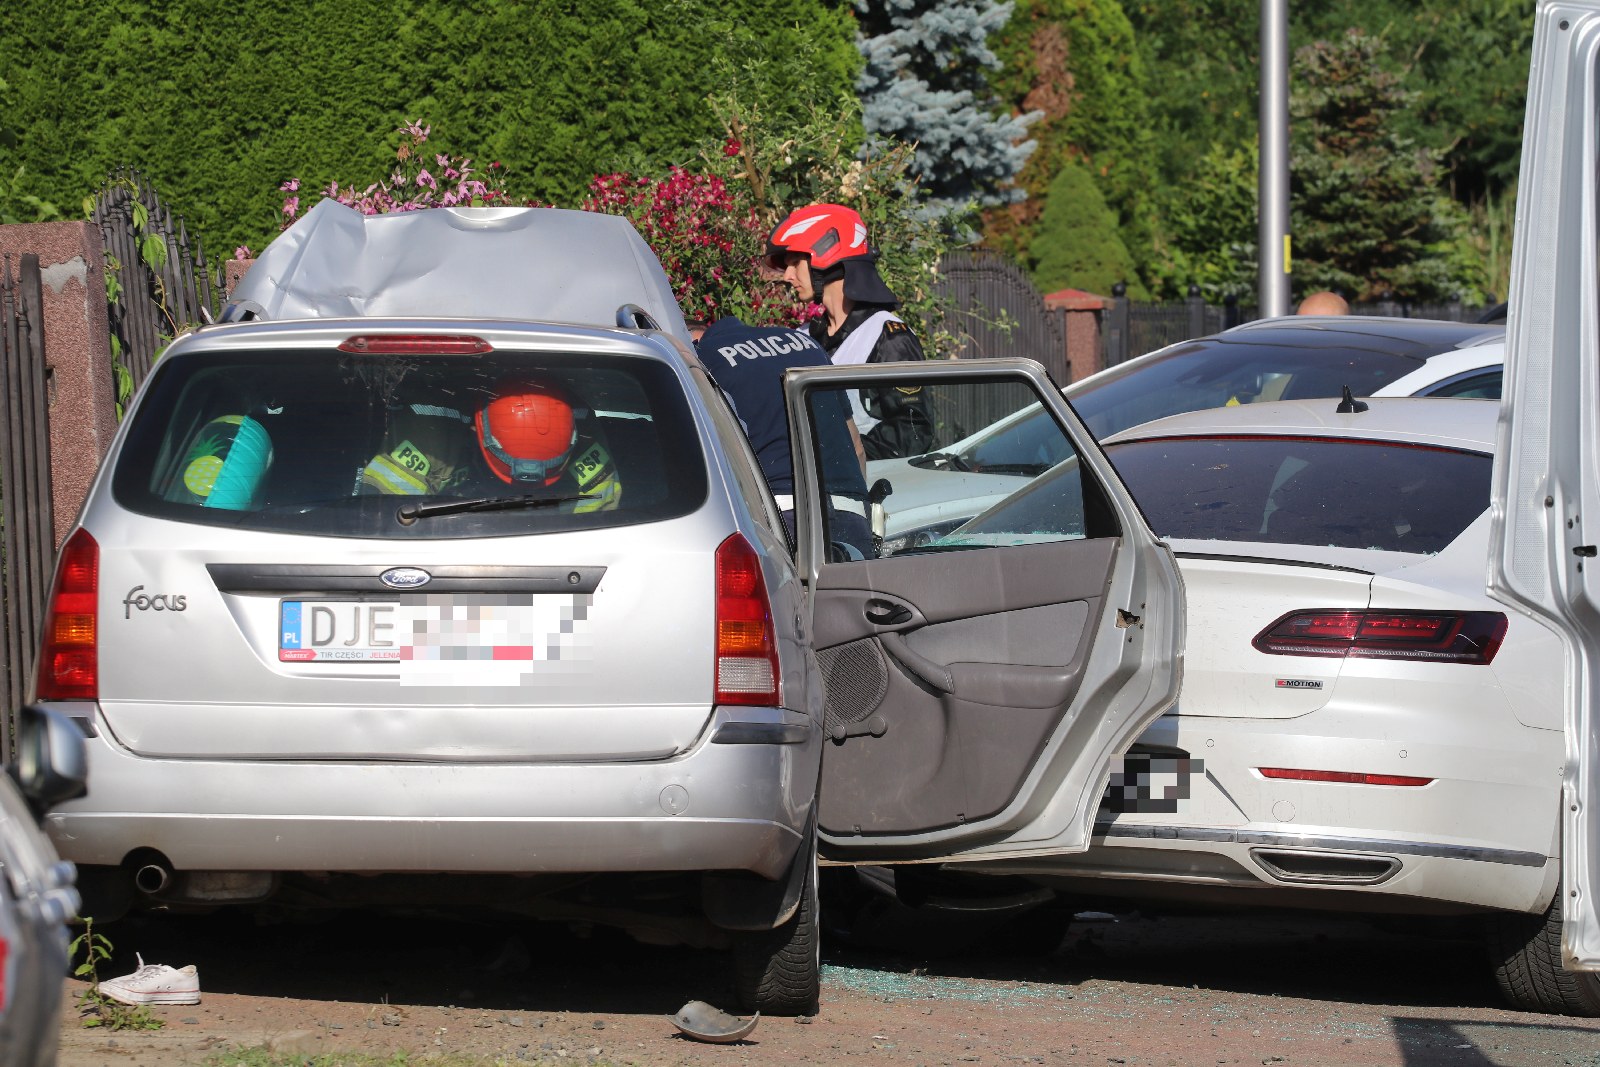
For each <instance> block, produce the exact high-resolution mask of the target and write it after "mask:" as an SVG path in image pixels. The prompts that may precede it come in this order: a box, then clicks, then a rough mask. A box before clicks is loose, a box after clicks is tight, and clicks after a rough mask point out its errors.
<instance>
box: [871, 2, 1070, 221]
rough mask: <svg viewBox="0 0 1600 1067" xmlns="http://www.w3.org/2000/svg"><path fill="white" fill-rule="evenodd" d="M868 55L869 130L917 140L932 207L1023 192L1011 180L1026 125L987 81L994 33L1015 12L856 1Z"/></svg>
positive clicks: (1028, 147) (1025, 148)
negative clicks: (991, 40)
mask: <svg viewBox="0 0 1600 1067" xmlns="http://www.w3.org/2000/svg"><path fill="white" fill-rule="evenodd" d="M855 7H856V11H857V12H858V15H859V19H860V25H861V39H860V47H861V54H862V56H863V57H864V59H865V61H866V63H865V66H864V67H863V69H862V71H861V76H860V78H859V79H858V80H857V82H856V88H857V89H858V90H859V92H860V94H861V106H862V118H863V122H864V124H865V126H866V132H867V134H868V135H869V136H878V137H887V138H891V139H893V140H897V141H901V142H904V143H906V144H910V145H914V146H915V152H916V162H915V166H916V170H917V174H918V176H919V178H920V181H921V186H922V189H923V192H924V193H925V195H926V196H927V197H928V199H929V202H930V206H931V207H932V208H933V209H934V210H935V211H948V210H951V209H957V210H960V209H966V208H970V207H975V206H978V205H980V204H981V205H993V204H1000V203H1006V202H1009V201H1013V200H1020V199H1021V198H1022V194H1021V191H1020V190H1018V189H1017V188H1016V187H1015V186H1014V185H1012V180H1013V179H1014V178H1015V177H1016V175H1017V172H1018V171H1019V170H1021V169H1022V165H1023V163H1025V162H1026V161H1027V158H1028V156H1029V155H1030V154H1031V153H1032V152H1033V149H1034V147H1035V144H1034V142H1033V141H1031V140H1029V139H1028V126H1029V125H1030V124H1032V122H1033V121H1034V120H1035V119H1037V118H1038V117H1039V116H1040V115H1041V112H1036V111H1035V112H1029V113H1027V114H1022V115H1012V114H1010V113H1009V112H1008V111H1007V110H1006V109H1005V108H1004V107H1003V106H1001V104H1000V102H999V100H998V99H997V97H996V95H995V93H994V91H993V90H992V89H991V88H990V86H989V80H988V74H989V72H990V71H993V70H997V69H998V68H999V67H1000V60H999V58H998V57H997V56H996V55H995V53H994V51H993V50H992V49H991V48H990V47H989V43H988V42H989V37H990V36H991V35H992V34H994V33H996V32H997V31H998V30H1000V28H1001V27H1003V26H1005V24H1006V23H1007V21H1009V20H1010V18H1011V9H1012V5H1011V4H1010V3H997V2H996V0H855Z"/></svg>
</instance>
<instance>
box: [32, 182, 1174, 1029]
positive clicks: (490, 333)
mask: <svg viewBox="0 0 1600 1067" xmlns="http://www.w3.org/2000/svg"><path fill="white" fill-rule="evenodd" d="M234 297H235V303H234V304H233V306H232V307H231V309H230V315H229V317H230V318H234V319H238V320H241V321H233V322H228V323H224V324H219V325H216V326H208V327H205V328H202V329H200V330H198V331H195V332H193V333H191V334H188V335H186V336H184V337H182V338H180V339H179V340H177V341H176V342H175V343H174V344H173V345H172V346H171V347H170V348H169V349H168V351H167V353H166V354H165V355H164V356H163V357H162V359H161V361H160V363H159V365H158V366H157V368H156V370H155V371H154V373H153V374H152V375H151V377H150V378H149V380H148V381H147V382H146V383H145V384H144V385H143V387H142V388H141V390H140V393H139V395H138V396H137V397H136V399H135V401H134V402H133V404H132V406H131V408H130V410H129V414H128V417H127V419H126V420H125V423H124V425H123V427H122V429H121V431H120V433H119V435H118V437H117V439H116V440H115V442H114V443H113V445H112V448H111V452H110V454H109V456H108V457H107V459H106V462H105V464H104V466H103V469H102V470H101V472H100V475H99V477H98V480H97V481H96V483H95V485H94V486H93V487H92V489H91V491H90V496H89V499H88V502H87V503H86V505H85V507H84V510H83V513H82V516H81V519H80V522H79V524H78V526H77V528H76V529H75V530H74V531H73V532H72V534H71V535H70V537H69V538H68V540H67V542H66V544H65V546H64V548H63V551H62V555H61V560H60V564H59V567H58V572H57V577H56V583H55V587H54V589H53V591H52V594H51V600H50V608H51V612H52V615H51V619H50V621H49V624H48V626H47V636H46V640H45V642H44V645H43V647H42V648H41V650H40V657H39V671H38V682H37V701H38V702H39V703H40V704H43V705H47V706H49V707H51V708H54V709H56V710H58V711H62V712H64V713H66V714H68V715H70V716H72V717H73V718H75V719H76V720H77V721H78V723H79V724H80V726H81V727H82V728H83V729H84V731H85V733H87V734H88V735H89V739H90V740H89V752H90V775H89V780H90V782H91V783H92V789H91V792H90V794H89V795H88V796H87V797H85V798H83V799H80V800H76V801H72V802H70V803H67V804H65V805H63V806H62V807H61V808H60V809H59V810H58V811H57V812H55V813H54V814H53V815H51V816H50V817H49V820H48V824H47V825H48V829H49V831H50V833H51V834H52V836H53V837H54V839H55V841H56V843H57V846H58V847H59V849H60V850H61V852H62V854H63V856H65V857H66V858H69V859H71V860H73V861H74V862H76V863H77V864H79V865H80V870H81V872H82V873H81V879H80V881H81V884H82V886H83V889H84V893H85V895H86V898H87V900H88V903H87V906H86V909H85V910H86V912H87V913H89V914H94V915H96V917H102V918H103V917H107V916H109V915H111V914H113V913H115V912H116V911H119V910H122V909H124V908H126V907H128V906H130V905H135V904H141V903H144V904H168V905H183V906H191V907H193V906H212V905H225V904H261V903H264V902H268V901H271V902H272V903H273V904H275V905H282V906H288V907H294V906H309V905H311V904H313V903H317V902H327V901H335V900H337V901H340V902H355V903H360V902H363V901H371V902H376V903H384V902H391V901H393V900H395V899H397V897H396V893H397V892H399V893H401V894H403V899H405V900H407V901H408V902H411V903H416V902H419V901H422V900H424V899H431V900H433V901H435V902H437V903H441V904H447V905H462V906H465V905H469V904H470V905H480V906H492V907H496V908H502V909H506V910H511V911H517V912H521V913H524V914H528V915H533V916H541V917H553V918H562V919H573V918H582V919H586V920H590V921H601V922H605V923H609V924H611V925H615V926H618V927H621V928H623V929H626V930H628V931H629V932H631V933H632V934H634V935H635V936H638V937H640V938H644V939H648V940H651V941H657V942H663V943H679V942H682V943H689V944H698V945H713V946H716V945H731V947H732V948H733V950H734V958H735V963H736V967H735V973H736V976H737V982H736V984H737V986H738V990H739V993H740V995H741V998H742V999H743V1000H744V1002H745V1003H746V1004H747V1005H748V1006H750V1007H755V1008H761V1009H763V1010H767V1011H769V1012H787V1013H809V1012H812V1011H815V1010H816V1001H817V989H818V973H819V967H818V956H817V933H816V919H817V915H816V901H815V894H816V875H815V868H816V862H817V855H818V850H819V847H820V849H821V851H822V853H823V855H824V857H825V858H832V859H835V860H838V861H842V862H856V861H862V862H878V861H883V860H889V859H893V860H902V861H946V862H947V861H949V860H951V859H959V858H978V857H980V856H981V857H989V856H996V855H1015V854H1029V855H1038V854H1041V853H1044V854H1048V853H1052V852H1067V851H1077V850H1081V849H1083V848H1084V847H1086V845H1087V843H1088V834H1089V828H1090V825H1091V822H1092V819H1093V815H1094V810H1095V803H1094V801H1095V800H1096V799H1097V798H1098V796H1099V793H1100V790H1101V789H1102V788H1103V785H1104V782H1105V779H1106V774H1107V767H1108V764H1109V760H1110V758H1111V757H1112V755H1114V754H1115V753H1117V752H1120V751H1122V750H1124V749H1126V748H1127V746H1128V744H1129V743H1131V741H1132V740H1133V739H1134V738H1135V737H1136V736H1137V735H1138V733H1139V732H1140V730H1142V728H1143V726H1144V725H1145V724H1146V723H1147V722H1148V721H1150V720H1151V719H1152V718H1154V717H1155V716H1156V715H1158V714H1159V713H1160V712H1161V711H1162V710H1163V709H1164V708H1165V707H1166V706H1167V705H1169V704H1170V703H1171V701H1172V699H1173V696H1174V694H1175V691H1176V685H1177V680H1178V676H1179V667H1180V648H1181V638H1182V603H1181V591H1180V588H1179V584H1178V577H1177V573H1176V570H1175V568H1174V566H1173V564H1172V560H1171V555H1170V553H1169V552H1168V551H1167V550H1166V548H1165V546H1162V545H1159V544H1157V543H1156V542H1155V541H1154V539H1153V537H1152V536H1151V534H1150V532H1149V530H1148V528H1147V527H1146V526H1145V525H1144V522H1143V519H1142V518H1141V517H1140V515H1139V513H1138V510H1137V508H1136V507H1135V506H1134V505H1133V503H1132V501H1131V500H1130V499H1129V498H1128V497H1127V494H1126V492H1125V490H1124V489H1123V488H1122V486H1121V485H1120V483H1119V482H1117V480H1116V477H1115V474H1114V472H1113V471H1112V470H1111V468H1110V466H1109V465H1108V464H1107V463H1106V461H1105V460H1104V457H1103V456H1101V455H1100V454H1099V452H1098V449H1096V448H1095V446H1094V444H1093V441H1092V439H1091V438H1090V437H1089V436H1088V435H1087V434H1086V433H1085V432H1084V431H1083V428H1082V426H1081V424H1080V423H1078V422H1077V420H1076V419H1075V417H1073V416H1072V414H1071V412H1070V410H1069V409H1067V407H1066V406H1065V404H1064V403H1062V402H1061V399H1060V395H1059V393H1058V391H1057V390H1056V389H1054V388H1053V387H1052V386H1051V385H1050V383H1049V381H1048V379H1047V378H1045V376H1044V375H1043V373H1042V372H1041V371H1040V370H1039V368H1038V367H1037V365H1035V364H1031V363H1029V362H1027V361H996V362H992V363H991V362H984V361H972V362H970V363H962V364H950V365H940V366H935V365H931V364H930V365H926V366H918V367H912V368H906V367H900V368H899V369H896V368H893V367H890V368H874V367H868V368H861V367H853V368H821V369H816V370H811V371H806V372H803V373H799V374H794V375H791V377H790V379H789V380H788V382H787V385H786V389H787V397H788V402H789V405H790V411H791V419H792V424H791V425H792V435H793V437H794V439H795V442H796V447H795V455H796V489H797V491H796V501H797V521H798V526H797V529H798V536H797V538H795V539H793V543H791V538H790V537H789V535H788V533H787V532H786V529H785V526H784V523H783V521H782V518H781V516H780V514H779V513H778V511H777V509H776V506H775V503H774V501H773V498H772V496H771V494H770V493H769V492H768V491H767V488H766V486H765V483H764V482H763V481H762V478H761V474H760V468H759V466H758V465H757V463H756V461H755V458H754V456H753V454H752V453H751V451H750V448H749V445H748V443H747V442H746V440H745V438H744V435H743V433H742V431H741V429H740V424H739V422H738V419H737V416H736V414H735V412H734V411H733V410H732V409H731V408H730V406H729V405H728V403H727V402H726V401H725V400H724V399H723V397H722V396H721V394H720V393H719V392H718V391H717V390H716V387H715V385H714V384H713V383H712V381H711V379H710V378H709V377H708V376H707V375H706V373H705V371H704V370H703V369H702V368H701V366H700V364H699V362H698V359H697V358H696V356H695V354H694V351H693V349H692V347H691V346H690V345H689V344H688V342H687V334H686V331H685V330H684V327H683V320H682V318H681V315H680V314H679V312H678V310H677V308H676V307H675V306H674V305H673V303H672V294H671V289H670V286H669V285H668V283H667V280H666V278H665V276H664V274H663V273H662V271H661V269H660V266H659V265H658V264H657V262H656V260H655V258H654V256H653V255H652V254H651V253H650V251H649V249H648V248H647V247H646V246H645V245H644V243H643V242H642V241H641V240H640V239H639V237H638V236H637V234H635V233H634V231H633V230H632V228H631V227H630V226H628V225H627V223H626V222H624V221H623V220H620V219H616V218H611V217H606V216H598V215H589V214H584V213H580V212H563V211H554V210H548V209H518V210H505V209H496V210H482V209H480V210H454V209H447V210H437V211H427V212H417V213H413V214H409V215H395V216H378V217H374V218H363V217H361V216H359V215H357V214H356V213H354V212H352V211H349V209H345V208H342V207H340V206H339V205H337V204H333V203H331V202H324V203H322V204H319V205H318V206H317V208H315V209H313V211H312V212H310V213H309V214H308V215H307V217H306V218H305V219H304V220H302V221H301V222H300V223H298V224H296V226H295V227H294V228H292V229H290V230H289V231H287V232H286V233H285V234H284V235H283V236H281V237H280V238H279V239H278V240H277V241H276V242H274V244H273V246H271V247H270V248H269V249H268V250H267V252H266V253H265V254H264V255H263V257H262V258H261V259H260V260H259V261H258V262H257V263H256V264H255V266H254V267H253V268H252V270H251V273H250V275H249V276H248V277H247V278H246V279H245V280H244V282H243V283H242V284H241V287H240V288H239V290H238V291H237V292H236V293H235V294H234ZM896 375H898V378H896V377H895V376H896ZM869 386H870V387H875V388H881V387H906V388H923V387H928V388H934V387H938V388H945V389H951V390H960V389H972V390H985V391H987V393H988V394H993V395H1003V396H1005V397H1009V398H1010V399H1009V402H1010V403H1011V404H1013V405H1015V406H1016V407H1021V406H1026V405H1029V404H1033V403H1035V402H1043V403H1045V404H1046V408H1047V410H1049V411H1050V412H1051V413H1052V417H1053V418H1054V419H1055V420H1056V422H1057V430H1058V432H1059V433H1060V434H1061V435H1062V436H1063V437H1064V438H1065V440H1066V441H1067V442H1068V445H1069V448H1068V451H1074V452H1075V455H1078V456H1081V459H1082V464H1081V467H1082V471H1083V473H1082V476H1081V477H1080V478H1076V479H1070V480H1066V481H1071V482H1072V484H1073V494H1072V499H1070V500H1069V499H1066V498H1065V496H1064V497H1063V501H1062V508H1061V511H1060V513H1059V514H1058V515H1057V516H1055V517H1054V518H1053V519H1052V520H1051V522H1050V523H1049V524H1048V525H1049V528H1047V529H1046V528H1040V529H1034V528H1030V529H1026V530H1022V529H1019V530H1017V531H1015V534H1014V536H1011V535H1008V536H999V535H997V538H996V540H995V541H994V543H993V544H992V545H974V546H968V547H967V548H964V549H963V550H962V551H960V552H959V553H955V552H951V553H945V554H940V553H933V552H929V553H923V554H920V555H919V554H915V553H912V554H902V555H900V556H897V557H895V558H893V559H878V558H874V554H873V553H871V552H870V551H869V552H865V553H863V552H861V551H859V550H856V551H852V550H849V549H848V548H847V547H846V546H844V545H842V544H839V543H835V542H833V541H831V540H830V539H829V537H828V533H829V529H830V525H829V522H830V520H829V516H830V514H833V513H836V511H837V509H839V508H841V507H842V508H845V509H851V508H859V511H860V514H861V516H862V517H865V516H866V515H867V514H868V505H867V502H866V500H865V499H860V500H856V499H854V498H852V497H851V496H850V495H849V494H850V492H851V490H850V489H849V487H847V486H840V485H828V484H824V482H825V481H826V476H825V475H824V474H823V471H825V470H826V469H830V468H829V467H828V466H827V465H825V464H822V463H820V462H819V461H818V446H817V445H816V444H815V442H816V441H819V440H824V439H826V438H827V437H828V434H827V432H826V431H825V430H824V431H821V432H819V429H818V427H819V425H820V423H819V420H821V421H822V422H826V421H827V420H828V419H830V418H833V417H835V415H834V414H832V413H836V412H839V411H842V410H844V406H843V405H842V404H841V403H840V401H841V400H842V398H841V397H838V396H829V395H827V394H829V393H830V392H831V393H838V392H840V391H842V390H845V389H849V388H863V387H869ZM833 466H834V467H837V464H835V465H833ZM889 499H890V502H891V504H892V496H891V497H890V498H889ZM1003 525H1004V524H1003V523H1001V524H1000V526H997V527H996V528H997V529H1000V528H1001V527H1003ZM825 749H826V750H827V751H826V754H825V751H824V750H825ZM819 798H820V801H819Z"/></svg>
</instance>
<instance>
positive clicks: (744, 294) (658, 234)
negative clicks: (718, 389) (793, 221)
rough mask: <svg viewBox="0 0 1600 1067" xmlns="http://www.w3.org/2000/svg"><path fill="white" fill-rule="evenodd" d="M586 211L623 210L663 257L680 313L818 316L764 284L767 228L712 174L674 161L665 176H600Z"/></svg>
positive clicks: (754, 318)
mask: <svg viewBox="0 0 1600 1067" xmlns="http://www.w3.org/2000/svg"><path fill="white" fill-rule="evenodd" d="M583 209H584V210H585V211H598V212H602V213H604V214H608V215H622V216H624V217H625V218H627V219H628V220H629V221H630V222H632V223H633V226H634V228H635V229H636V230H638V231H639V236H641V237H643V238H644V240H645V243H646V244H648V245H649V246H650V248H651V249H652V250H653V251H654V252H655V254H656V258H658V259H659V260H661V266H662V268H663V269H664V270H665V271H666V272H667V278H668V279H669V280H670V281H671V282H672V288H673V293H674V295H675V296H676V297H677V299H678V305H679V306H680V307H681V308H683V312H684V315H685V316H687V317H688V318H690V319H697V318H698V319H704V320H706V321H708V322H709V321H714V320H715V319H717V318H720V317H721V316H723V315H739V316H740V317H741V318H744V319H745V320H746V321H747V322H750V323H752V324H764V323H770V322H781V323H789V324H792V323H794V322H797V321H800V320H802V319H806V318H810V317H811V316H812V315H814V314H815V310H812V309H811V308H809V307H808V306H805V305H801V304H798V303H796V302H795V301H794V300H793V299H792V298H788V297H786V295H785V294H786V293H787V290H777V289H775V288H774V287H773V286H772V285H770V284H763V283H762V281H761V279H760V276H759V272H758V270H757V263H758V260H759V257H760V254H761V251H762V250H764V248H765V241H766V231H765V229H764V228H763V227H762V225H761V223H760V220H759V219H758V218H757V217H756V214H755V212H754V211H753V210H752V209H751V208H749V207H748V206H741V205H740V204H739V203H738V202H737V201H736V199H735V198H734V196H733V193H732V192H731V191H730V190H729V188H728V186H727V184H726V183H724V182H723V180H722V179H721V178H719V177H717V176H715V175H710V174H691V173H690V172H688V171H686V170H684V169H683V168H682V167H672V168H671V169H670V170H669V171H668V172H667V176H666V177H665V178H659V179H656V178H647V177H642V176H638V175H633V174H623V173H614V174H601V175H597V176H596V177H595V178H593V179H592V180H591V181H590V182H589V196H588V197H587V199H585V200H584V202H583Z"/></svg>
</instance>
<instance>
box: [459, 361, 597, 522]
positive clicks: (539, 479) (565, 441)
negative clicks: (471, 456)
mask: <svg viewBox="0 0 1600 1067" xmlns="http://www.w3.org/2000/svg"><path fill="white" fill-rule="evenodd" d="M496 392H497V394H498V395H496V396H495V398H494V399H493V400H490V401H489V402H488V403H487V404H485V405H484V406H483V407H482V408H480V409H479V410H478V413H477V415H476V416H474V418H473V428H474V429H475V430H476V431H477V437H478V447H479V449H480V450H481V452H482V453H483V460H484V462H485V463H486V464H488V467H489V471H490V472H491V473H492V474H493V475H494V476H495V477H496V478H498V479H500V481H502V482H505V483H506V484H508V485H516V486H522V487H526V488H528V489H532V490H547V491H549V492H550V493H551V495H553V496H565V495H569V494H570V495H573V496H577V497H580V498H581V499H578V500H577V501H576V503H575V506H574V508H573V510H574V511H575V512H577V513H580V514H581V513H584V512H590V511H612V510H614V509H615V508H616V507H617V505H618V504H620V503H621V502H622V482H621V481H620V480H619V479H618V477H617V470H616V465H615V464H614V463H612V461H611V454H610V452H609V451H607V449H606V446H605V443H604V442H603V441H601V440H600V438H599V436H598V435H597V434H586V433H584V432H583V427H582V426H581V425H580V423H581V419H582V416H583V415H584V414H585V413H584V412H582V411H581V410H580V409H579V408H578V407H577V406H576V405H574V404H573V402H572V399H571V397H570V396H568V394H567V393H566V391H565V390H563V389H562V388H561V387H560V386H559V385H556V384H555V383H553V382H548V381H542V380H540V379H537V378H532V377H530V378H526V379H520V380H517V381H514V382H509V383H502V384H501V386H500V388H499V389H498V390H497V391H496Z"/></svg>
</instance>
